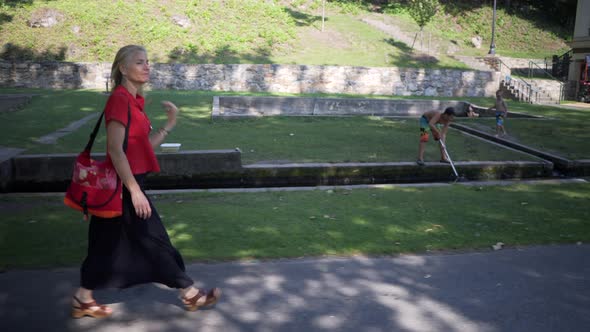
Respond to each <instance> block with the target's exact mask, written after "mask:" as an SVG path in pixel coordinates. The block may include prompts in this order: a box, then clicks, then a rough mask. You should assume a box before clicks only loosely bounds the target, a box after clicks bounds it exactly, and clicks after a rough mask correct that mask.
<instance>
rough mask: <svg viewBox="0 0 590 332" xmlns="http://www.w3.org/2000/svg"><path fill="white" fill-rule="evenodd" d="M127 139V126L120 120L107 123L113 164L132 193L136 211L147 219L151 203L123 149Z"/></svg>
mask: <svg viewBox="0 0 590 332" xmlns="http://www.w3.org/2000/svg"><path fill="white" fill-rule="evenodd" d="M124 140H125V126H124V125H123V124H122V123H120V122H118V121H110V122H109V123H108V124H107V151H108V153H109V155H110V156H111V161H112V162H113V166H114V167H115V170H116V171H117V174H118V175H119V178H121V181H122V182H123V185H124V186H125V187H127V189H128V190H129V193H131V200H132V202H133V207H134V208H135V213H136V214H137V215H138V216H139V217H141V218H143V219H147V218H149V217H150V215H151V214H152V209H151V207H150V204H149V202H148V200H147V198H146V197H145V195H144V194H143V192H142V191H141V188H140V187H139V184H138V183H137V181H135V177H134V176H133V173H132V172H131V166H129V161H128V160H127V156H126V155H125V151H123V141H124Z"/></svg>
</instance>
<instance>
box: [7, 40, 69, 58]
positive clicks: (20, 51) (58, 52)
mask: <svg viewBox="0 0 590 332" xmlns="http://www.w3.org/2000/svg"><path fill="white" fill-rule="evenodd" d="M67 51H68V48H67V47H65V46H60V47H58V48H57V49H55V50H54V49H46V50H44V51H39V50H34V49H32V48H28V47H23V46H18V45H14V44H11V43H8V44H5V45H4V46H3V47H2V50H1V53H0V59H3V60H8V61H22V60H30V61H64V60H65V58H66V53H67Z"/></svg>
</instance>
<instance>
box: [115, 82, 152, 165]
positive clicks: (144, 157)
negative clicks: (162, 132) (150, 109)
mask: <svg viewBox="0 0 590 332" xmlns="http://www.w3.org/2000/svg"><path fill="white" fill-rule="evenodd" d="M144 104H145V100H144V98H143V97H142V96H140V95H139V94H138V95H137V97H133V95H132V94H131V93H129V91H127V89H126V88H125V87H124V86H122V85H119V86H118V87H116V88H115V90H113V92H112V93H111V96H110V97H109V99H108V100H107V104H106V106H105V109H104V118H105V123H106V124H107V125H108V124H109V122H110V121H113V120H114V121H118V122H120V123H122V124H123V125H124V126H127V110H128V106H130V107H131V126H130V127H129V138H128V140H127V151H126V153H125V154H126V155H127V160H128V161H129V166H130V167H131V172H132V173H133V174H143V173H148V172H159V171H160V165H159V164H158V160H157V159H156V154H155V153H154V149H153V147H152V144H151V143H150V140H149V134H150V131H151V125H150V119H148V117H147V115H146V114H145V112H144V111H143V107H144ZM107 159H108V160H110V159H111V157H110V155H109V154H108V153H107Z"/></svg>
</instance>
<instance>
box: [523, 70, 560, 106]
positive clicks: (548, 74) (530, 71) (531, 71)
mask: <svg viewBox="0 0 590 332" xmlns="http://www.w3.org/2000/svg"><path fill="white" fill-rule="evenodd" d="M533 65H534V66H537V68H539V69H540V70H542V71H543V73H544V74H546V75H547V76H549V77H551V78H552V79H553V80H554V81H557V82H558V83H559V102H561V101H562V100H563V92H564V84H563V82H562V81H561V80H559V79H557V78H556V77H555V76H553V75H551V74H550V73H549V72H548V71H547V70H545V69H543V68H541V67H540V66H539V65H538V64H536V63H535V62H533V61H529V78H532V75H533Z"/></svg>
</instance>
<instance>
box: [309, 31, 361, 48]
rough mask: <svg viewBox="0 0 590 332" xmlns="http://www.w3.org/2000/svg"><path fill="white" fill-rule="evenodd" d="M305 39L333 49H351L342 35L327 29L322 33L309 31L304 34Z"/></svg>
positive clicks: (348, 42)
mask: <svg viewBox="0 0 590 332" xmlns="http://www.w3.org/2000/svg"><path fill="white" fill-rule="evenodd" d="M306 38H310V39H311V40H316V41H318V42H320V43H321V44H323V45H327V46H330V47H332V48H335V49H347V48H352V47H353V46H352V44H351V43H350V41H349V40H348V39H347V38H346V37H345V36H344V35H343V34H341V33H340V32H338V31H333V30H329V29H325V30H324V31H320V30H318V29H310V30H309V31H308V32H306Z"/></svg>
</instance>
